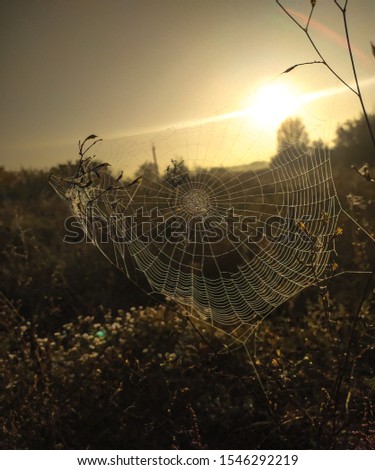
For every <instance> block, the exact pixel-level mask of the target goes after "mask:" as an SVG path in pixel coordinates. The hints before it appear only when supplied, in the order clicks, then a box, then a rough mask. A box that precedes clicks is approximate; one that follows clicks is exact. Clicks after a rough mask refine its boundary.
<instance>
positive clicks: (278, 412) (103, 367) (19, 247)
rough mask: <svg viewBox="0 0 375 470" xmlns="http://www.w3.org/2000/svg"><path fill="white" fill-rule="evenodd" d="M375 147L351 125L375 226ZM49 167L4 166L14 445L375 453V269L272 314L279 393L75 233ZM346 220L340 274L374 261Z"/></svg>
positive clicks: (267, 350)
mask: <svg viewBox="0 0 375 470" xmlns="http://www.w3.org/2000/svg"><path fill="white" fill-rule="evenodd" d="M371 121H372V123H373V124H375V116H371ZM299 124H301V125H302V126H303V123H299ZM284 127H285V126H284ZM289 127H290V126H289ZM289 127H288V128H289ZM299 129H302V128H301V126H299ZM302 131H303V132H305V130H304V128H303V129H302ZM302 131H301V132H302ZM303 132H302V134H301V135H303V136H304V137H303V138H304V143H305V144H306V145H308V136H307V135H306V136H305V134H303ZM280 135H281V133H280ZM320 145H321V146H322V147H324V146H325V145H324V144H323V143H321V144H320ZM373 153H374V151H373V148H372V147H371V141H370V139H369V138H368V137H367V134H366V125H365V123H364V120H363V119H357V120H353V121H350V122H348V123H346V124H344V125H343V126H342V127H340V128H339V129H338V131H337V137H336V141H335V144H334V147H333V148H332V166H333V172H334V175H335V182H336V187H337V191H338V195H339V198H340V201H341V203H342V205H343V207H345V208H346V210H347V211H348V212H349V213H350V214H351V215H352V217H353V218H354V219H355V220H357V221H358V222H359V223H360V224H361V225H363V227H364V228H365V229H366V230H367V232H369V233H371V234H374V233H375V222H374V220H375V208H374V206H375V203H374V201H375V197H374V189H375V186H374V183H373V182H371V181H370V180H369V179H366V178H365V177H364V176H361V174H360V172H357V171H354V170H353V169H352V168H351V165H354V166H355V167H356V168H357V169H360V168H361V167H363V165H364V163H366V162H367V161H368V162H369V163H370V161H371V160H373V159H372V158H371V156H373ZM149 166H150V165H149ZM73 167H74V165H73V164H67V165H61V166H60V167H59V168H55V169H52V171H54V172H56V173H59V174H61V173H64V171H66V174H69V173H70V174H71V173H72V171H71V170H72V168H73ZM368 172H369V173H370V174H373V173H375V171H374V168H371V167H369V168H368ZM49 173H50V171H36V170H22V171H20V172H11V171H7V170H6V169H4V168H1V169H0V187H1V201H0V214H1V225H0V246H1V252H0V259H1V260H0V263H1V268H0V269H1V279H2V283H1V296H0V354H1V359H0V368H1V377H2V400H1V404H0V408H1V413H0V446H1V447H2V448H6V449H14V448H16V449H40V448H44V449H47V448H48V449H66V448H69V449H72V448H74V449H87V448H100V449H115V448H116V449H158V448H159V449H171V448H180V449H200V448H211V449H220V448H225V449H251V448H274V449H292V448H293V449H298V448H305V449H317V448H350V449H374V448H375V427H374V421H375V420H374V412H375V409H374V406H375V378H374V368H375V366H374V364H375V352H374V336H375V319H374V314H375V308H374V306H375V301H374V297H373V293H374V291H373V289H374V279H370V278H369V276H368V275H366V274H343V275H341V276H338V277H336V278H333V279H331V280H330V281H329V282H328V283H327V286H324V288H326V290H325V291H324V293H323V295H322V292H320V291H319V289H318V288H310V289H307V290H305V291H303V292H302V293H301V294H299V295H298V296H296V297H294V298H292V299H290V301H289V302H288V303H287V304H284V305H282V306H281V307H280V308H278V309H277V310H276V311H275V312H274V313H273V314H272V315H270V317H269V318H267V319H266V320H265V321H264V322H263V324H262V326H261V328H260V329H259V332H258V338H257V341H256V343H255V344H252V346H254V350H252V351H251V352H252V354H253V357H254V361H255V365H256V367H257V370H258V374H259V376H260V378H261V381H262V384H263V386H264V389H265V392H266V394H265V393H264V391H263V390H262V388H261V387H260V385H259V382H258V380H257V378H256V376H255V374H254V371H253V369H252V366H251V363H250V362H249V358H248V356H247V354H246V352H245V351H244V350H243V349H239V350H236V351H226V352H222V353H220V354H216V353H215V351H218V350H220V349H222V344H223V343H224V342H225V339H224V338H223V337H222V336H221V334H220V333H219V332H217V331H210V330H209V329H207V327H203V326H202V325H201V326H200V328H199V329H200V331H201V335H200V334H198V333H197V331H196V330H195V329H194V327H193V326H192V325H191V324H190V323H189V321H188V320H187V319H186V318H183V317H182V316H181V315H179V313H178V312H176V311H175V310H174V307H173V306H172V305H169V304H165V305H159V304H158V303H155V301H153V300H152V299H151V298H150V297H148V296H146V295H145V294H143V293H142V291H141V290H140V289H138V288H137V287H136V286H135V285H133V284H132V283H131V282H130V281H128V280H127V279H126V277H125V276H124V275H123V274H122V273H121V272H120V271H118V270H117V269H116V268H115V267H114V266H112V265H111V264H110V263H109V262H108V261H107V260H106V259H105V258H104V257H102V256H101V255H100V254H99V253H98V251H97V250H96V248H95V247H94V246H92V245H90V244H88V243H81V244H66V243H63V237H64V234H65V229H64V220H65V218H66V216H67V215H68V214H67V210H66V209H65V207H64V205H63V202H62V201H61V200H60V199H59V198H58V197H57V196H56V194H55V193H54V192H53V190H52V189H51V187H50V186H49V185H48V176H49ZM341 225H342V226H343V234H342V236H341V237H340V238H339V239H338V240H337V251H338V259H337V263H338V267H337V268H336V269H337V272H340V271H341V270H342V271H345V270H351V271H358V270H359V271H369V270H372V268H373V266H374V263H375V256H374V251H375V250H374V246H373V243H372V242H371V241H369V239H368V238H367V237H366V235H365V234H364V233H363V232H361V231H360V230H358V227H357V226H356V225H355V224H353V222H352V221H350V220H349V219H347V218H346V219H345V217H343V222H342V224H341ZM321 288H322V286H321ZM322 299H324V301H326V302H327V306H328V314H327V312H325V310H324V308H323V307H322V304H321V302H322ZM140 305H142V306H140ZM255 350H256V351H255ZM267 400H268V403H267Z"/></svg>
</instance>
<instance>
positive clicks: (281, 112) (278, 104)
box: [246, 83, 299, 128]
mask: <svg viewBox="0 0 375 470" xmlns="http://www.w3.org/2000/svg"><path fill="white" fill-rule="evenodd" d="M246 104H247V107H248V114H249V116H250V118H251V120H252V121H254V122H255V123H256V124H258V125H260V126H262V127H264V126H267V127H268V128H270V127H271V128H275V127H277V126H278V125H279V124H280V123H281V122H282V121H283V120H284V119H285V118H287V117H288V116H290V115H292V114H294V113H295V111H296V109H297V107H298V104H299V102H298V98H297V95H296V94H295V93H294V92H293V91H292V90H291V88H290V87H289V86H288V85H286V84H283V83H269V84H267V85H262V86H260V87H259V88H258V90H257V91H256V92H255V94H254V95H253V96H252V97H251V98H250V99H249V100H247V103H246Z"/></svg>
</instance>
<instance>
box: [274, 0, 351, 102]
mask: <svg viewBox="0 0 375 470" xmlns="http://www.w3.org/2000/svg"><path fill="white" fill-rule="evenodd" d="M276 3H277V4H278V5H279V7H280V8H281V9H282V10H283V11H284V13H285V14H286V15H287V16H288V17H289V18H290V19H291V20H292V21H293V23H295V24H296V25H297V26H298V27H299V28H300V29H301V30H302V31H303V32H304V33H305V34H306V37H307V38H308V40H309V42H310V44H311V45H312V47H313V48H314V50H315V52H316V53H317V54H318V56H319V58H320V61H316V62H312V63H318V64H323V65H325V66H326V67H327V69H328V70H329V71H330V72H331V73H332V74H333V75H334V76H335V77H336V78H337V79H338V80H340V82H341V83H342V84H343V85H345V86H346V87H347V88H349V90H351V91H352V92H353V93H355V94H356V95H358V93H357V91H356V90H355V89H354V88H352V87H351V86H350V85H349V83H347V82H346V81H345V80H344V79H343V78H342V77H340V75H339V74H338V73H337V72H335V70H334V69H333V68H332V67H331V66H330V65H329V64H328V62H327V61H326V60H325V58H324V57H323V55H322V53H321V52H320V50H319V48H318V46H317V45H316V44H315V42H314V39H313V38H312V37H311V35H310V33H309V25H310V20H311V17H312V13H313V10H314V7H312V8H311V12H310V16H309V19H308V22H307V24H306V26H303V25H301V23H299V22H298V21H297V20H296V19H295V18H294V16H293V15H292V14H291V13H289V11H288V10H287V9H286V8H285V7H284V5H282V4H281V2H280V0H276ZM301 65H303V64H301Z"/></svg>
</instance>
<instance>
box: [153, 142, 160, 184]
mask: <svg viewBox="0 0 375 470" xmlns="http://www.w3.org/2000/svg"><path fill="white" fill-rule="evenodd" d="M152 156H153V159H154V166H155V174H156V176H157V177H158V178H159V166H158V160H157V158H156V149H155V145H154V144H152Z"/></svg>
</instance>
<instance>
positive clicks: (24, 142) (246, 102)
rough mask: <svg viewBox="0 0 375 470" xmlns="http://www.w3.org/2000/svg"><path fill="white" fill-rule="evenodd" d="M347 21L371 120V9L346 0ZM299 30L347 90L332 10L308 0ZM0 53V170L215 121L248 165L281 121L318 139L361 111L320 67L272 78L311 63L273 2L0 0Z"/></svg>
mask: <svg viewBox="0 0 375 470" xmlns="http://www.w3.org/2000/svg"><path fill="white" fill-rule="evenodd" d="M284 5H285V6H287V7H288V8H290V9H291V10H290V11H292V12H293V14H294V15H295V17H296V18H298V19H299V20H300V21H304V19H305V18H306V15H308V14H309V11H310V1H309V0H289V1H287V0H286V1H285V2H284ZM348 20H349V29H350V32H351V39H352V44H353V50H354V56H355V59H356V63H357V66H358V74H359V78H360V82H361V83H362V84H363V93H364V97H365V100H366V102H367V106H368V109H369V111H370V112H373V111H375V94H374V92H373V90H374V86H375V82H374V77H375V73H374V72H375V58H374V57H373V56H372V54H371V48H370V41H371V40H372V41H373V42H375V1H374V0H349V3H348ZM310 27H311V34H312V35H313V37H314V38H316V40H317V43H318V44H319V46H320V47H321V50H322V52H323V53H324V55H325V56H326V59H327V61H328V62H329V63H330V64H331V65H332V67H334V68H335V69H336V70H337V72H338V73H340V74H341V75H342V76H343V77H344V78H345V80H347V81H349V82H352V75H351V70H350V63H349V58H348V55H347V50H346V45H345V38H344V35H343V34H344V31H343V28H342V23H341V13H340V11H339V10H338V9H337V7H335V5H334V2H333V0H332V1H330V0H317V6H316V8H315V11H314V16H313V21H312V22H311V25H310ZM0 55H1V64H2V66H1V72H0V109H1V115H0V116H1V123H0V124H1V125H0V140H1V144H2V145H1V156H0V165H4V166H5V167H6V168H10V169H18V168H20V167H21V166H23V167H45V168H46V167H50V166H51V165H53V164H56V163H60V162H65V161H67V160H69V159H74V158H75V156H76V151H77V141H78V139H79V138H83V137H85V136H86V135H88V134H91V133H93V132H94V133H96V134H98V135H100V136H101V137H103V138H104V139H106V140H107V141H114V139H120V140H121V139H125V140H126V138H127V136H131V135H133V134H142V133H145V132H150V131H152V133H151V134H147V135H145V136H143V137H142V138H141V141H142V145H146V144H147V143H149V144H150V145H151V143H152V141H153V140H156V143H158V139H160V141H162V140H163V137H160V136H162V135H163V133H159V134H158V132H159V130H162V129H165V128H172V129H182V128H187V129H190V128H192V127H194V126H197V127H198V128H204V127H205V126H206V125H208V126H211V129H213V125H214V124H213V123H215V122H219V121H220V120H222V121H223V124H222V126H226V129H227V131H226V132H228V139H229V138H233V139H235V138H236V137H235V135H239V134H236V130H237V129H241V132H242V133H245V134H247V135H248V136H250V137H251V139H253V142H254V145H253V152H252V154H251V155H249V157H248V159H249V160H248V161H255V160H261V159H264V158H268V157H269V156H271V154H272V152H273V151H274V145H275V142H274V135H275V130H276V128H277V126H278V125H279V124H280V122H281V120H282V119H283V118H284V117H285V116H286V115H287V114H288V113H296V114H298V115H300V116H302V117H303V119H304V120H305V123H306V126H307V127H308V129H309V132H310V133H311V134H312V136H313V137H314V138H318V137H321V138H323V139H325V140H329V139H330V138H331V137H332V135H333V133H334V130H335V127H336V125H337V122H343V121H345V120H346V119H348V118H353V117H357V116H359V114H360V107H359V105H358V103H357V100H356V99H355V97H354V96H351V95H350V92H348V91H346V90H344V89H343V88H342V86H341V84H340V82H339V81H338V80H337V79H336V78H334V77H332V75H331V74H330V73H329V72H328V71H327V70H325V69H324V67H323V66H321V65H312V66H305V67H302V68H298V69H295V70H294V71H292V72H290V73H289V74H284V75H281V72H283V71H284V70H285V69H287V68H288V67H290V66H292V65H294V64H296V63H300V62H306V61H313V60H316V59H317V55H316V53H315V52H314V50H313V49H312V47H311V46H310V44H309V43H308V41H307V39H306V37H305V36H304V35H303V33H302V32H301V31H300V30H298V28H297V27H296V26H295V25H294V24H293V23H292V22H291V21H290V19H289V18H287V16H286V15H285V14H284V13H283V12H282V11H281V10H280V8H279V7H278V6H277V5H276V2H275V1H274V0H258V1H254V0H32V1H30V0H2V1H1V2H0ZM268 110H269V111H268ZM268 116H269V117H268ZM236 120H237V123H236ZM244 123H245V124H246V125H245V124H244ZM236 126H237V127H236ZM247 126H248V127H247ZM229 131H230V132H229ZM189 132H190V131H186V132H185V134H184V139H185V142H186V145H190V144H189V142H188V141H189ZM205 132H206V131H205V130H204V129H203V132H201V134H202V135H205ZM194 133H195V134H194V135H195V137H193V138H192V140H193V142H198V144H199V140H198V138H197V137H196V133H197V131H196V130H194ZM218 133H219V131H218V130H215V131H211V132H210V133H208V134H209V137H205V138H207V139H208V138H209V139H211V141H212V140H213V139H216V138H217V136H216V134H218ZM158 135H159V137H158ZM237 138H238V139H239V137H237ZM137 139H138V138H137ZM137 139H133V143H135V145H136V144H137ZM251 139H250V140H251ZM138 140H139V139H138ZM249 142H250V141H249ZM194 145H195V144H194ZM249 145H250V143H249ZM181 146H182V143H181ZM179 151H180V150H179ZM245 155H246V154H245V153H243V155H242V157H241V158H242V159H239V160H238V161H237V162H231V163H232V164H233V163H238V164H240V163H241V164H242V163H244V161H245V160H246V158H247V157H245ZM244 159H245V160H244ZM221 163H223V162H221ZM224 163H225V162H224Z"/></svg>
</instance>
